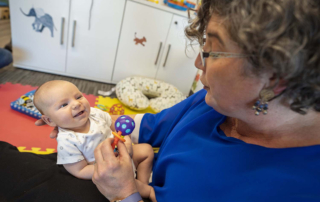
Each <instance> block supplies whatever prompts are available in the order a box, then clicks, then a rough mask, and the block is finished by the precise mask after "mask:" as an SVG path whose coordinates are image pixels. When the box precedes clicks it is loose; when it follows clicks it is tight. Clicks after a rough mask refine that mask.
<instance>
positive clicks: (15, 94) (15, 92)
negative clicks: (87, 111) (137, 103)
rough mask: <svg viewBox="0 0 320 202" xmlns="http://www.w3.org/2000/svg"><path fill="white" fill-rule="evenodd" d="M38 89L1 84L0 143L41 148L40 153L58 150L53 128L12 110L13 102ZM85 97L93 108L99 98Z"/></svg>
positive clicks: (27, 147)
mask: <svg viewBox="0 0 320 202" xmlns="http://www.w3.org/2000/svg"><path fill="white" fill-rule="evenodd" d="M36 88H37V87H33V86H28V85H26V86H23V85H21V84H12V83H5V84H0V141H5V142H9V143H10V144H12V145H14V146H17V147H26V148H25V150H31V148H32V147H38V148H41V149H40V151H46V149H56V147H57V142H56V140H54V139H50V137H49V134H50V132H51V131H52V127H50V126H41V127H38V126H35V125H34V122H35V121H36V119H35V118H32V117H30V116H28V115H25V114H22V113H20V112H17V111H15V110H13V109H11V108H10V103H11V102H12V101H14V100H16V99H18V98H19V97H20V96H22V95H23V94H25V93H27V92H29V91H31V90H34V89H36ZM84 96H85V97H86V98H87V99H88V101H89V103H90V106H91V107H93V106H94V105H95V102H96V98H97V96H94V95H86V94H84Z"/></svg>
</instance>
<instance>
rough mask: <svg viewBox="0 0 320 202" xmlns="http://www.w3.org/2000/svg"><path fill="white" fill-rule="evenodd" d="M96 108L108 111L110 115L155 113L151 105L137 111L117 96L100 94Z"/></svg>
mask: <svg viewBox="0 0 320 202" xmlns="http://www.w3.org/2000/svg"><path fill="white" fill-rule="evenodd" d="M95 108H98V109H101V110H103V111H106V112H108V113H109V114H110V115H129V114H144V113H152V114H155V113H156V112H154V111H153V110H152V109H151V108H150V107H148V108H147V109H145V110H141V111H136V110H132V109H130V108H128V107H126V106H124V105H123V104H122V103H121V102H120V101H119V100H118V99H117V98H110V97H103V96H99V97H98V98H97V99H96V104H95Z"/></svg>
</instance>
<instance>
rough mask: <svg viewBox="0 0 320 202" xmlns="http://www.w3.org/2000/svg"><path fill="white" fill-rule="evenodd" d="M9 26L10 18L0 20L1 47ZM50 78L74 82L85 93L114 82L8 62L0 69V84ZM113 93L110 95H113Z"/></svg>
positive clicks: (105, 88)
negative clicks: (47, 71)
mask: <svg viewBox="0 0 320 202" xmlns="http://www.w3.org/2000/svg"><path fill="white" fill-rule="evenodd" d="M10 39H11V28H10V20H0V48H3V47H4V46H5V45H6V44H8V43H9V42H10ZM51 80H66V81H70V82H72V83H74V84H75V85H76V86H77V87H78V88H79V90H80V91H81V92H83V93H86V94H93V95H96V96H97V95H98V90H103V91H109V90H110V89H111V88H112V87H114V86H115V85H114V84H106V83H101V82H94V81H89V80H84V79H76V78H71V77H66V76H60V75H55V74H49V73H43V72H37V71H30V70H26V69H21V68H16V67H13V66H12V64H10V65H9V66H7V67H4V68H2V69H0V84H4V83H6V82H11V83H20V84H22V85H31V86H39V85H41V84H42V83H44V82H46V81H51ZM114 96H115V95H113V96H111V97H114Z"/></svg>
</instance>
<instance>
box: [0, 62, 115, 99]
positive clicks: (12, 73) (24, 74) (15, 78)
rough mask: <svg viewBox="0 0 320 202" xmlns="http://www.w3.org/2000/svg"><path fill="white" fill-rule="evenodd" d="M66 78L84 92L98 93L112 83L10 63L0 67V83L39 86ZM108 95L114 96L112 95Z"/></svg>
mask: <svg viewBox="0 0 320 202" xmlns="http://www.w3.org/2000/svg"><path fill="white" fill-rule="evenodd" d="M51 80H66V81H70V82H72V83H73V84H75V85H76V86H77V87H78V88H79V90H80V91H81V92H83V93H86V94H93V95H95V96H97V95H98V90H103V91H109V90H111V88H112V87H114V86H115V85H114V84H106V83H101V82H95V81H89V80H84V79H77V78H71V77H66V76H60V75H55V74H48V73H43V72H37V71H31V70H26V69H21V68H16V67H13V66H12V64H11V65H9V66H7V67H4V68H2V69H0V84H4V83H6V82H11V83H20V84H22V85H31V86H40V85H41V84H43V83H45V82H46V81H51ZM110 97H115V95H114V94H113V96H110Z"/></svg>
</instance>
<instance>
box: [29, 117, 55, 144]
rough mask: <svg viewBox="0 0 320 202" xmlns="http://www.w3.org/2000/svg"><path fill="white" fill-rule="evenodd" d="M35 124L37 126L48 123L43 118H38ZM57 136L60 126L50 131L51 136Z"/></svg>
mask: <svg viewBox="0 0 320 202" xmlns="http://www.w3.org/2000/svg"><path fill="white" fill-rule="evenodd" d="M34 124H35V125H36V126H43V125H46V123H45V122H44V121H43V120H42V119H39V120H37V121H36V122H35V123H34ZM57 136H58V128H57V127H54V129H53V130H52V131H51V133H50V138H52V139H54V138H57Z"/></svg>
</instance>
